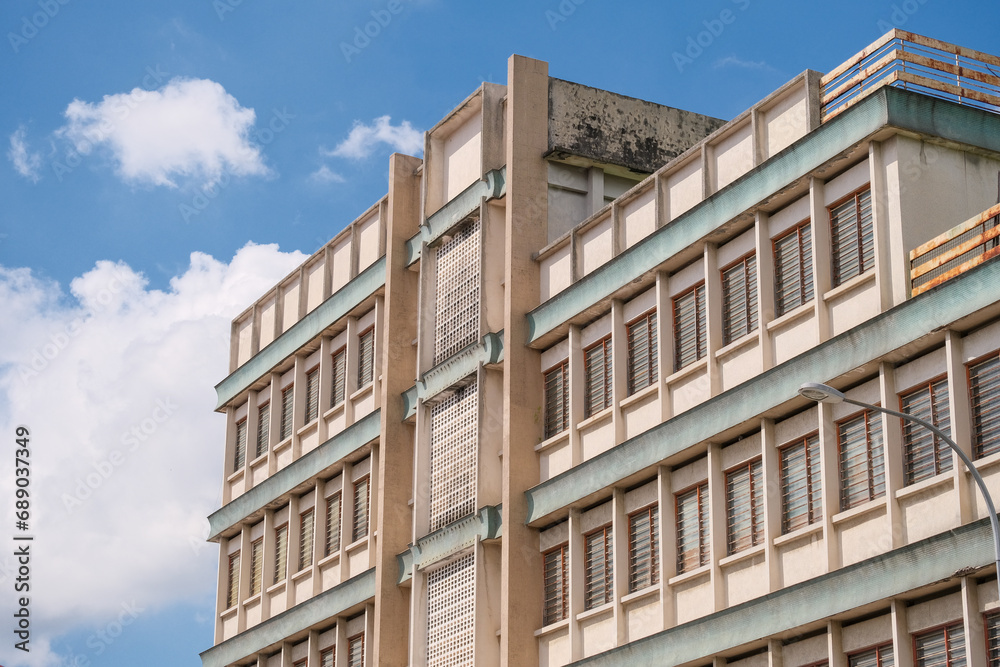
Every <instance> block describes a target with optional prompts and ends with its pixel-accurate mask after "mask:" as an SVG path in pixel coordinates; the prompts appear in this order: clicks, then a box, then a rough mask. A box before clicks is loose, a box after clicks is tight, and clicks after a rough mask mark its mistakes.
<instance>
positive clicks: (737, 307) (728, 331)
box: [722, 254, 757, 345]
mask: <svg viewBox="0 0 1000 667" xmlns="http://www.w3.org/2000/svg"><path fill="white" fill-rule="evenodd" d="M756 329H757V257H756V255H752V254H751V255H747V256H746V257H744V258H743V259H741V260H740V261H738V262H736V263H735V264H733V265H732V266H730V267H729V268H727V269H725V270H723V271H722V343H723V345H728V344H729V343H731V342H733V341H734V340H737V339H738V338H742V337H743V336H745V335H747V334H748V333H750V332H751V331H756Z"/></svg>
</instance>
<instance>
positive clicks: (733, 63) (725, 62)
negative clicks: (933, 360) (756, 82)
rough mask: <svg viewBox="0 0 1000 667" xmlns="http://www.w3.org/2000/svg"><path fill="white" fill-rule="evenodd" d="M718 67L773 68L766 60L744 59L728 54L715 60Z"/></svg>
mask: <svg viewBox="0 0 1000 667" xmlns="http://www.w3.org/2000/svg"><path fill="white" fill-rule="evenodd" d="M715 67H716V69H720V68H722V67H739V68H740V69H771V66H770V65H768V64H767V62H766V61H764V60H743V59H742V58H737V57H736V56H726V57H725V58H720V59H719V60H717V61H716V62H715Z"/></svg>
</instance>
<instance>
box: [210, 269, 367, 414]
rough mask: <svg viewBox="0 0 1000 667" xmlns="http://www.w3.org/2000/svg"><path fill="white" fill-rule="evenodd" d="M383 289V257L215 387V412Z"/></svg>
mask: <svg viewBox="0 0 1000 667" xmlns="http://www.w3.org/2000/svg"><path fill="white" fill-rule="evenodd" d="M384 286H385V255H383V256H382V257H380V258H378V259H377V260H375V263H374V264H372V265H371V266H369V267H368V268H366V269H365V270H364V271H362V272H361V273H359V274H358V275H357V276H355V277H354V279H353V280H351V281H350V282H349V283H347V284H346V285H344V286H343V287H341V288H340V289H339V290H337V291H336V292H334V293H333V294H331V295H330V297H329V298H328V299H327V300H326V301H324V302H323V303H321V304H319V305H318V306H316V308H315V309H314V310H313V311H312V312H310V313H309V314H307V315H306V316H305V317H303V318H302V319H301V320H299V321H298V322H296V323H295V324H293V325H292V327H291V328H290V329H289V330H288V331H286V332H284V333H283V334H281V335H280V336H278V337H277V338H275V339H274V340H273V341H271V343H270V344H268V345H267V347H265V348H264V349H263V350H261V351H260V352H258V353H257V354H255V355H254V356H253V357H251V358H250V359H248V360H247V362H246V363H245V364H243V365H242V366H240V367H239V368H237V369H236V370H235V371H233V372H232V373H231V374H230V375H229V377H227V378H226V379H225V380H223V381H222V382H220V383H219V384H217V385H216V386H215V393H216V394H217V395H218V404H217V405H216V406H215V409H216V410H220V409H222V408H224V407H225V406H226V405H227V404H228V403H229V402H230V401H231V400H233V399H234V398H236V397H237V396H239V394H240V393H241V392H243V391H245V390H246V389H247V388H249V387H250V386H251V385H252V384H253V383H255V382H257V380H259V379H261V378H262V377H264V376H265V375H267V374H268V373H270V372H271V371H272V370H274V369H275V368H277V367H278V365H279V364H281V363H282V362H283V361H285V360H286V359H288V358H289V357H291V356H292V355H293V354H295V353H296V352H297V351H298V349H299V348H301V347H302V346H303V345H305V344H306V343H308V342H309V341H311V340H312V339H313V338H315V337H316V336H318V335H320V334H321V333H323V330H324V329H326V328H327V327H329V326H330V325H332V324H333V323H334V322H336V321H337V320H339V319H340V318H342V317H344V316H345V315H347V314H348V313H350V312H351V311H352V310H354V309H355V308H357V307H358V306H360V305H361V304H362V303H363V302H364V301H365V299H367V298H369V297H370V296H371V295H372V294H374V293H375V292H376V291H378V290H379V289H381V288H382V287H384Z"/></svg>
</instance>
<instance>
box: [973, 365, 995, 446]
mask: <svg viewBox="0 0 1000 667" xmlns="http://www.w3.org/2000/svg"><path fill="white" fill-rule="evenodd" d="M969 399H970V402H971V403H972V443H973V445H974V446H975V451H976V458H982V457H984V456H989V455H990V454H995V453H996V452H1000V356H998V355H997V354H996V353H995V352H994V353H993V354H991V355H990V356H989V357H988V358H987V359H984V360H982V361H979V362H977V363H974V364H970V365H969Z"/></svg>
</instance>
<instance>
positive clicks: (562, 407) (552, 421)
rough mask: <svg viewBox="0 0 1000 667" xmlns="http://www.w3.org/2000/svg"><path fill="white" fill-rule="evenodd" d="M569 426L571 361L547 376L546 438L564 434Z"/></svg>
mask: <svg viewBox="0 0 1000 667" xmlns="http://www.w3.org/2000/svg"><path fill="white" fill-rule="evenodd" d="M568 426H569V361H563V362H562V363H561V364H559V365H558V366H556V367H555V368H553V369H552V370H550V371H548V372H547V373H546V374H545V437H546V438H551V437H552V436H554V435H555V434H557V433H562V432H563V431H565V430H566V428H567V427H568Z"/></svg>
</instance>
